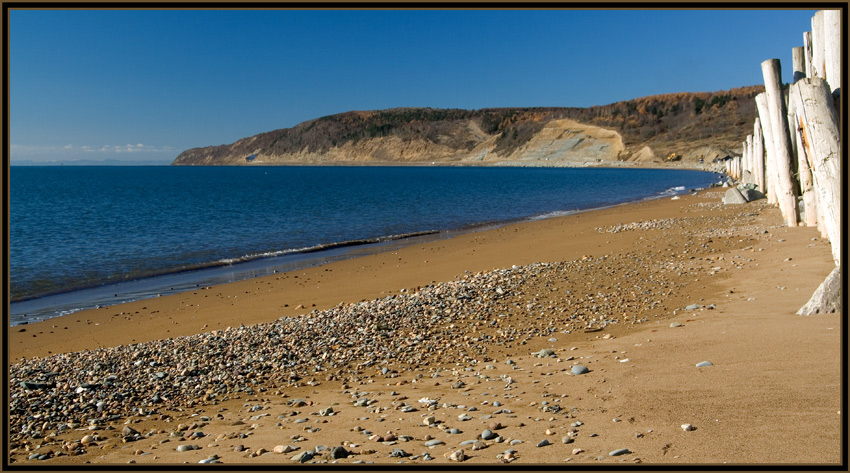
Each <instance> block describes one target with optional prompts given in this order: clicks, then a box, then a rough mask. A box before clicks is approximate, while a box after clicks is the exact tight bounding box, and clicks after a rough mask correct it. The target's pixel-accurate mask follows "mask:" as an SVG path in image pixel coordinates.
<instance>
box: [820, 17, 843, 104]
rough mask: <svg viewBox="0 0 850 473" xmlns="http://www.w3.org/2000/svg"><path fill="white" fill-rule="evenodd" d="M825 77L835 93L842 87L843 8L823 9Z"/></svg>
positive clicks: (831, 90)
mask: <svg viewBox="0 0 850 473" xmlns="http://www.w3.org/2000/svg"><path fill="white" fill-rule="evenodd" d="M823 49H824V58H823V62H824V70H823V72H824V79H826V82H827V84H829V88H830V92H832V93H833V94H834V93H835V91H836V90H840V89H841V10H823Z"/></svg>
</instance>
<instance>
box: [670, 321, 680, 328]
mask: <svg viewBox="0 0 850 473" xmlns="http://www.w3.org/2000/svg"><path fill="white" fill-rule="evenodd" d="M681 326H682V324H681V323H679V322H673V323H671V324H670V327H681Z"/></svg>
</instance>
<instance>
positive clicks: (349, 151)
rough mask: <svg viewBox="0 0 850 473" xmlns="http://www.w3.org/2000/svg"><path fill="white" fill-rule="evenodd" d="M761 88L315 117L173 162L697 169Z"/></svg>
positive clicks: (736, 137)
mask: <svg viewBox="0 0 850 473" xmlns="http://www.w3.org/2000/svg"><path fill="white" fill-rule="evenodd" d="M762 91H763V87H762V86H753V87H743V88H738V89H732V90H729V91H721V92H698V93H677V94H665V95H656V96H651V97H643V98H638V99H634V100H629V101H624V102H617V103H614V104H609V105H603V106H594V107H588V108H564V107H539V108H515V109H506V108H500V109H481V110H459V109H431V108H397V109H389V110H377V111H354V112H346V113H340V114H337V115H330V116H326V117H321V118H317V119H314V120H310V121H307V122H304V123H300V124H298V125H296V126H294V127H292V128H285V129H280V130H274V131H269V132H265V133H260V134H258V135H255V136H251V137H248V138H243V139H241V140H239V141H237V142H235V143H232V144H226V145H219V146H209V147H203V148H193V149H189V150H187V151H184V152H183V153H181V154H180V155H179V156H177V158H176V159H175V160H174V162H173V164H175V165H252V164H340V163H347V164H417V163H421V164H426V163H427V164H430V163H438V164H470V165H471V164H490V165H499V164H501V165H504V164H516V165H555V166H588V165H623V164H626V165H628V164H636V163H640V164H641V165H652V164H669V163H666V162H665V159H664V158H666V157H667V156H668V155H670V154H671V153H677V154H678V155H679V156H682V160H681V161H678V162H676V163H674V164H675V165H680V166H681V165H685V166H689V167H694V166H696V164H697V161H698V159H699V157H700V156H703V157H704V158H705V161H706V163H710V161H711V160H712V159H714V158H716V157H723V156H725V155H727V154H739V153H740V149H741V142H742V141H744V140H745V139H746V135H747V134H748V133H750V129H749V128H751V126H750V125H749V124H750V123H752V119H753V117H754V116H755V113H756V112H755V99H754V97H755V96H756V95H757V94H758V93H760V92H762Z"/></svg>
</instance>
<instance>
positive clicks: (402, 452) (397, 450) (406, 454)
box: [390, 448, 410, 458]
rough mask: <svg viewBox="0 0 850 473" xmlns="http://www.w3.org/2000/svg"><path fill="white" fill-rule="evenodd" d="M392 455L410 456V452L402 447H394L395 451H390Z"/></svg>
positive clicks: (398, 456)
mask: <svg viewBox="0 0 850 473" xmlns="http://www.w3.org/2000/svg"><path fill="white" fill-rule="evenodd" d="M390 456H391V457H394V458H405V457H409V456H410V454H409V453H407V452H405V451H404V450H402V449H400V448H394V449H393V451H392V452H391V453H390Z"/></svg>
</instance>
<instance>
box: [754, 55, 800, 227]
mask: <svg viewBox="0 0 850 473" xmlns="http://www.w3.org/2000/svg"><path fill="white" fill-rule="evenodd" d="M761 70H762V74H763V75H764V87H765V90H766V92H767V105H768V113H769V114H770V126H771V129H772V131H773V145H774V146H773V151H774V159H775V160H776V170H775V174H776V199H777V202H778V203H779V210H780V211H782V217H783V218H784V219H785V223H786V224H787V225H788V226H789V227H796V226H797V223H798V222H799V218H798V216H797V195H796V192H795V189H794V180H793V177H792V168H791V166H792V160H791V138H790V135H789V131H788V110H787V108H786V106H785V98H784V97H783V94H782V82H781V67H780V63H779V59H768V60H766V61H764V62H762V63H761Z"/></svg>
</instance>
